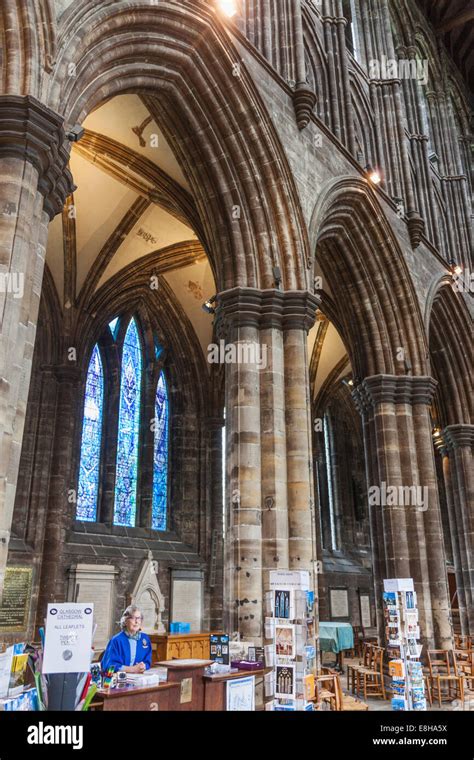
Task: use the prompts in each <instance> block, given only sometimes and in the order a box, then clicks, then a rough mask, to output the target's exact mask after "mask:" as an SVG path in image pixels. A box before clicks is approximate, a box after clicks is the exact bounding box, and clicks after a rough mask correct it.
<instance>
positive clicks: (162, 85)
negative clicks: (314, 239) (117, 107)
mask: <svg viewBox="0 0 474 760" xmlns="http://www.w3.org/2000/svg"><path fill="white" fill-rule="evenodd" d="M183 5H184V7H181V6H183ZM61 22H62V23H61V24H60V29H59V37H58V53H57V65H56V68H55V72H54V76H53V78H52V80H51V84H50V88H49V95H48V103H49V106H50V107H51V108H53V109H55V110H57V111H58V112H61V113H62V114H63V115H64V117H65V119H66V122H67V123H68V124H70V125H72V124H75V123H76V122H79V123H80V122H82V120H83V119H84V118H85V116H86V115H87V114H88V113H90V111H91V110H92V109H93V108H94V107H95V106H97V105H98V104H100V103H101V102H102V101H104V99H106V98H111V97H113V96H114V95H117V94H120V93H127V92H136V93H139V94H144V95H146V96H147V99H148V100H150V99H151V100H152V101H153V104H152V107H153V115H154V116H156V118H157V120H158V121H159V124H160V128H161V129H162V130H163V132H164V134H165V137H166V139H167V141H168V142H169V144H170V145H171V147H172V149H173V152H174V153H175V156H176V158H177V160H178V162H179V163H180V165H181V168H182V170H183V172H184V174H185V176H186V179H187V180H188V182H189V184H190V186H191V188H192V191H193V195H194V198H195V202H196V207H197V210H198V213H199V215H200V217H201V219H202V224H203V230H204V235H205V238H206V244H207V248H208V252H209V255H210V259H211V262H212V265H213V268H214V274H215V278H216V281H217V283H218V285H219V289H220V290H224V289H227V288H230V287H233V286H236V285H242V286H244V285H245V286H250V287H273V285H274V274H273V268H274V267H275V266H279V267H280V268H281V271H282V274H283V280H284V286H285V288H288V289H291V288H297V289H305V288H307V286H308V281H307V278H308V274H309V272H308V268H307V262H308V240H307V235H306V231H305V225H304V222H303V217H302V210H301V208H300V204H299V198H298V195H297V192H296V187H295V184H294V180H293V179H292V177H291V174H290V170H289V166H288V164H287V160H286V157H285V155H284V152H283V150H282V148H281V145H280V143H279V139H278V138H277V136H276V133H275V130H274V128H273V126H272V124H271V120H270V119H269V117H268V114H267V112H266V110H265V108H264V106H263V104H262V101H261V99H260V96H259V95H258V93H257V89H256V87H255V86H254V84H253V83H252V80H251V77H250V76H248V75H247V72H246V70H245V67H244V65H243V64H242V62H241V59H240V58H239V56H238V53H237V50H236V49H235V48H234V46H233V44H232V42H231V40H230V37H229V36H228V34H227V32H226V30H225V28H224V26H223V25H222V23H221V21H220V20H219V19H218V17H217V16H216V14H215V12H214V10H213V9H212V8H210V7H206V6H205V5H204V4H203V5H202V6H201V5H197V4H196V3H189V4H188V3H184V4H180V7H177V5H176V4H175V3H172V2H166V1H165V2H161V3H160V8H159V12H158V11H157V9H156V8H153V6H151V7H150V5H149V4H148V3H143V2H140V1H139V0H132V2H127V3H125V2H118V3H114V4H113V5H106V6H105V7H104V6H102V5H101V6H97V7H94V8H92V7H91V5H90V3H78V4H74V5H73V6H71V7H70V8H69V9H68V10H67V11H66V13H65V14H64V15H63V17H62V18H61ZM144 29H146V35H143V34H142V33H141V32H142V30H144ZM176 40H177V41H178V42H176ZM204 48H205V52H206V55H204ZM145 62H146V66H144V63H145ZM68 71H72V72H73V74H74V75H72V76H67V75H66V74H67V72H68ZM283 252H284V255H283Z"/></svg>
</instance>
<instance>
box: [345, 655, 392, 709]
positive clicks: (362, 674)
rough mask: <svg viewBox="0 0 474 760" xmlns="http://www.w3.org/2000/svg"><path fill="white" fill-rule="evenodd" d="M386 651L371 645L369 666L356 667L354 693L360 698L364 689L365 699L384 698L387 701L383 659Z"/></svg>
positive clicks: (353, 684)
mask: <svg viewBox="0 0 474 760" xmlns="http://www.w3.org/2000/svg"><path fill="white" fill-rule="evenodd" d="M384 653H385V650H384V648H383V647H379V646H375V645H371V646H370V648H369V664H368V665H364V664H363V665H359V666H357V665H356V666H354V668H353V670H354V671H355V683H354V675H352V692H353V693H354V688H355V693H356V694H357V696H360V690H361V687H362V691H363V695H364V699H367V697H382V699H387V694H386V691H385V682H384V673H383V658H384Z"/></svg>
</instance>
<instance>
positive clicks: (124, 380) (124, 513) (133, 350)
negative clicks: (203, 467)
mask: <svg viewBox="0 0 474 760" xmlns="http://www.w3.org/2000/svg"><path fill="white" fill-rule="evenodd" d="M141 376H142V356H141V347H140V338H139V336H138V330H137V325H136V322H135V320H134V319H132V320H131V322H130V324H129V326H128V329H127V333H126V335H125V340H124V343H123V351H122V372H121V380H120V406H119V421H118V441H117V466H116V477H115V508H114V524H115V525H124V526H128V527H133V526H134V525H135V517H136V513H137V480H138V439H139V434H140V395H141V393H140V389H141Z"/></svg>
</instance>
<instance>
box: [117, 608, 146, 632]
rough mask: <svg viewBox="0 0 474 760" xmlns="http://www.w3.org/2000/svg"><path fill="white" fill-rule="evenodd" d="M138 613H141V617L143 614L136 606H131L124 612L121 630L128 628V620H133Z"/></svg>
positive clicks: (121, 619)
mask: <svg viewBox="0 0 474 760" xmlns="http://www.w3.org/2000/svg"><path fill="white" fill-rule="evenodd" d="M136 612H139V613H140V615H141V614H142V611H141V609H140V607H137V605H136V604H129V605H128V607H127V609H126V610H124V611H123V612H122V617H121V618H120V628H121V629H122V631H123V630H124V629H125V628H126V627H127V620H129V619H130V618H132V617H133V616H134V615H135V613H136Z"/></svg>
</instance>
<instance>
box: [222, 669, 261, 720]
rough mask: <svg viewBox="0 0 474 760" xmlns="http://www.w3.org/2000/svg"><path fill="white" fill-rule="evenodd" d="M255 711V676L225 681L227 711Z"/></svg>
mask: <svg viewBox="0 0 474 760" xmlns="http://www.w3.org/2000/svg"><path fill="white" fill-rule="evenodd" d="M253 710H255V676H249V677H248V678H237V679H236V680H235V681H227V711H228V712H253Z"/></svg>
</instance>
